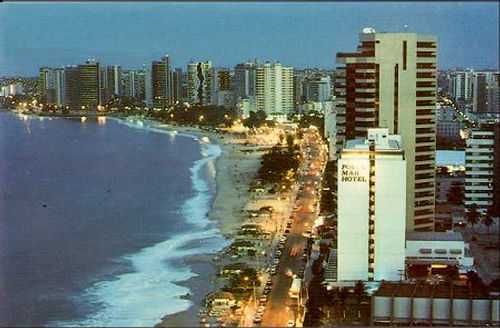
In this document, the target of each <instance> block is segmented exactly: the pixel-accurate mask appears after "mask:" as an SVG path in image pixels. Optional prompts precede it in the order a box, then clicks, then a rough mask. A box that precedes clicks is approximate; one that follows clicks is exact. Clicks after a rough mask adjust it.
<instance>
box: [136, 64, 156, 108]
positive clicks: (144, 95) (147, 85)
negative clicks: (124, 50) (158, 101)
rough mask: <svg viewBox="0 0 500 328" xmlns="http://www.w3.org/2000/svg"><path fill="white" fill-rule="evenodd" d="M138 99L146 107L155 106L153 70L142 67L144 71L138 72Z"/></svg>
mask: <svg viewBox="0 0 500 328" xmlns="http://www.w3.org/2000/svg"><path fill="white" fill-rule="evenodd" d="M137 85H138V99H139V100H141V101H142V102H144V104H145V105H146V106H151V105H152V104H153V94H152V81H151V70H150V69H148V68H147V67H146V65H142V69H141V70H139V71H138V72H137Z"/></svg>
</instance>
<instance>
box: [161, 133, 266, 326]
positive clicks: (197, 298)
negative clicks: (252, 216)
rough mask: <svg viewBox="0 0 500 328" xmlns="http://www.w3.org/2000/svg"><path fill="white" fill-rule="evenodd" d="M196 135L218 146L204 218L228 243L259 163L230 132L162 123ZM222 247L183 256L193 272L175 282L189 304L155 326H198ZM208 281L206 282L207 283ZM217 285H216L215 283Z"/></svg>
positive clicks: (238, 223) (240, 218)
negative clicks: (242, 151) (213, 187)
mask: <svg viewBox="0 0 500 328" xmlns="http://www.w3.org/2000/svg"><path fill="white" fill-rule="evenodd" d="M164 127H165V128H166V129H170V130H177V131H178V132H179V133H181V132H182V133H189V134H193V135H196V136H206V137H209V138H210V142H213V143H215V144H217V145H219V146H220V147H221V149H222V153H221V155H220V156H218V157H217V159H216V160H215V170H216V175H215V185H216V190H215V195H214V197H213V199H212V203H211V206H210V209H209V212H208V213H207V218H208V219H209V220H211V221H212V222H214V223H215V224H216V226H217V229H218V230H219V233H220V234H221V235H222V236H223V237H224V238H225V239H226V240H227V241H229V242H231V241H232V240H233V239H234V236H235V235H236V232H237V229H238V227H239V226H241V224H242V223H243V221H244V218H243V215H242V213H243V212H242V211H243V209H244V208H245V206H246V205H247V203H248V202H249V201H250V198H249V197H248V196H249V192H248V188H249V183H250V180H251V179H252V178H253V175H254V173H256V171H257V169H258V167H259V165H260V156H255V155H253V156H248V155H247V156H242V155H240V154H239V150H240V148H242V147H243V146H242V145H240V144H239V143H238V142H237V140H238V138H237V137H235V136H233V135H230V134H228V135H219V134H217V133H215V132H211V131H205V130H202V129H196V128H193V127H184V126H177V125H168V127H167V126H164ZM225 249H226V247H223V248H222V249H220V250H218V251H217V252H215V253H204V254H203V253H201V254H196V255H192V256H188V257H186V258H185V259H184V260H183V262H184V264H185V265H186V266H188V267H190V269H191V270H192V271H193V272H194V273H195V274H196V276H193V277H191V278H189V279H187V280H185V281H180V282H176V284H178V285H180V286H184V287H186V288H188V289H189V290H190V295H189V297H187V299H189V300H190V301H191V302H192V303H191V306H190V307H189V308H188V309H186V310H184V311H181V312H177V313H174V314H169V315H166V316H164V317H163V318H162V320H161V322H160V323H158V324H157V325H156V327H181V326H189V327H193V326H195V327H196V326H199V317H198V311H199V310H200V309H201V308H202V307H204V304H203V301H204V299H205V297H206V295H207V294H208V293H210V292H213V291H215V290H217V287H218V286H217V264H216V263H214V257H216V256H220V255H221V254H222V253H223V252H224V250H225ZM207 281H210V282H211V283H210V284H207ZM219 287H220V286H219Z"/></svg>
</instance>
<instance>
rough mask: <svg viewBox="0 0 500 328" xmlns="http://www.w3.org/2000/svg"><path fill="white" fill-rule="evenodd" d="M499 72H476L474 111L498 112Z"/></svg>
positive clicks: (473, 95)
mask: <svg viewBox="0 0 500 328" xmlns="http://www.w3.org/2000/svg"><path fill="white" fill-rule="evenodd" d="M498 78H499V73H498V72H475V73H474V86H473V94H472V98H473V99H472V100H473V102H472V105H473V107H472V111H473V112H474V113H498V112H499V108H498V102H499V101H498V99H499V86H498Z"/></svg>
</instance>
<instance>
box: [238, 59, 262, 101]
mask: <svg viewBox="0 0 500 328" xmlns="http://www.w3.org/2000/svg"><path fill="white" fill-rule="evenodd" d="M257 66H259V62H258V61H257V60H254V61H249V62H246V63H241V64H238V65H236V66H235V67H234V91H235V93H236V95H237V96H238V97H241V98H248V97H252V96H255V95H256V94H257V84H256V83H257V74H256V69H257Z"/></svg>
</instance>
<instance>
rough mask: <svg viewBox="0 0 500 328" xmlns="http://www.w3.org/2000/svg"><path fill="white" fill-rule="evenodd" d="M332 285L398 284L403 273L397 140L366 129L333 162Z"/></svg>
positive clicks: (401, 166)
mask: <svg viewBox="0 0 500 328" xmlns="http://www.w3.org/2000/svg"><path fill="white" fill-rule="evenodd" d="M337 201H338V202H337V204H338V281H356V280H362V281H381V280H399V279H400V277H401V273H402V272H404V268H405V230H406V161H405V156H404V150H403V149H402V143H401V138H400V137H399V136H396V135H389V131H388V129H385V128H379V129H368V139H367V140H362V139H358V140H351V141H347V143H346V146H345V148H344V149H343V150H342V152H341V154H340V158H339V160H338V193H337Z"/></svg>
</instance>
